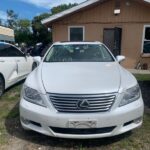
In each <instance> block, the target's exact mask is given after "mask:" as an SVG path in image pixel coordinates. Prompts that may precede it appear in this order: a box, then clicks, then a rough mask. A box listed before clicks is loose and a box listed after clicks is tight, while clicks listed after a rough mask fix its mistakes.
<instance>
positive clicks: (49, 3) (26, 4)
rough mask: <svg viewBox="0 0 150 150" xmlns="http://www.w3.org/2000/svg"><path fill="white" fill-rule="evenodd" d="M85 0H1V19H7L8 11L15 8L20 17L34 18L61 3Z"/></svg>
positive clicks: (82, 0)
mask: <svg viewBox="0 0 150 150" xmlns="http://www.w3.org/2000/svg"><path fill="white" fill-rule="evenodd" d="M84 1H85V0H0V19H1V20H2V21H5V20H6V19H7V15H6V11H7V10H8V9H12V10H14V11H15V12H16V13H17V14H18V15H19V18H23V19H30V20H31V19H32V18H33V17H34V16H37V15H39V14H41V13H44V12H50V9H51V8H52V7H54V6H57V5H60V4H65V3H66V4H68V3H81V2H84Z"/></svg>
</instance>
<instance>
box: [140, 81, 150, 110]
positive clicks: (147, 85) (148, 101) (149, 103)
mask: <svg viewBox="0 0 150 150" xmlns="http://www.w3.org/2000/svg"><path fill="white" fill-rule="evenodd" d="M139 85H140V87H141V91H142V96H143V100H144V103H145V106H146V107H148V108H150V81H139Z"/></svg>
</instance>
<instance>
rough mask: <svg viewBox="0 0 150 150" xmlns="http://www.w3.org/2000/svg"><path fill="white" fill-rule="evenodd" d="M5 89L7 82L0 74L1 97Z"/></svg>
mask: <svg viewBox="0 0 150 150" xmlns="http://www.w3.org/2000/svg"><path fill="white" fill-rule="evenodd" d="M4 90H5V82H4V79H3V77H2V76H1V75H0V97H1V96H2V95H3V93H4Z"/></svg>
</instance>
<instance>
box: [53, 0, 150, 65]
mask: <svg viewBox="0 0 150 150" xmlns="http://www.w3.org/2000/svg"><path fill="white" fill-rule="evenodd" d="M114 8H115V0H108V1H106V2H104V3H101V4H99V5H98V4H97V5H94V6H92V7H89V8H87V9H84V10H81V11H80V12H76V13H75V14H72V15H69V16H66V17H64V18H62V19H61V20H58V21H55V22H53V23H52V30H53V41H54V42H56V41H68V27H69V26H84V27H85V41H101V42H103V30H104V29H105V28H114V27H121V28H122V48H121V54H122V55H125V56H126V60H125V61H124V63H123V65H124V66H125V67H126V68H135V66H136V65H137V63H138V61H139V59H140V55H141V53H142V44H143V42H142V41H143V29H144V25H150V5H148V4H145V3H143V2H141V3H140V2H136V0H132V1H130V4H128V3H127V1H126V0H122V1H121V6H120V9H121V13H120V14H119V15H118V16H115V15H114V13H113V12H114ZM142 60H143V62H148V63H150V57H146V58H142Z"/></svg>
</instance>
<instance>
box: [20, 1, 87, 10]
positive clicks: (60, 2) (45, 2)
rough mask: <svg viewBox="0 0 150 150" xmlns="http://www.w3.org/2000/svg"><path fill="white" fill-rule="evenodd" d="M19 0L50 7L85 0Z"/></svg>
mask: <svg viewBox="0 0 150 150" xmlns="http://www.w3.org/2000/svg"><path fill="white" fill-rule="evenodd" d="M20 1H23V2H25V3H29V4H33V5H35V6H37V7H43V8H47V9H50V8H52V7H54V6H57V5H60V4H68V3H81V2H84V1H85V0H20Z"/></svg>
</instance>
